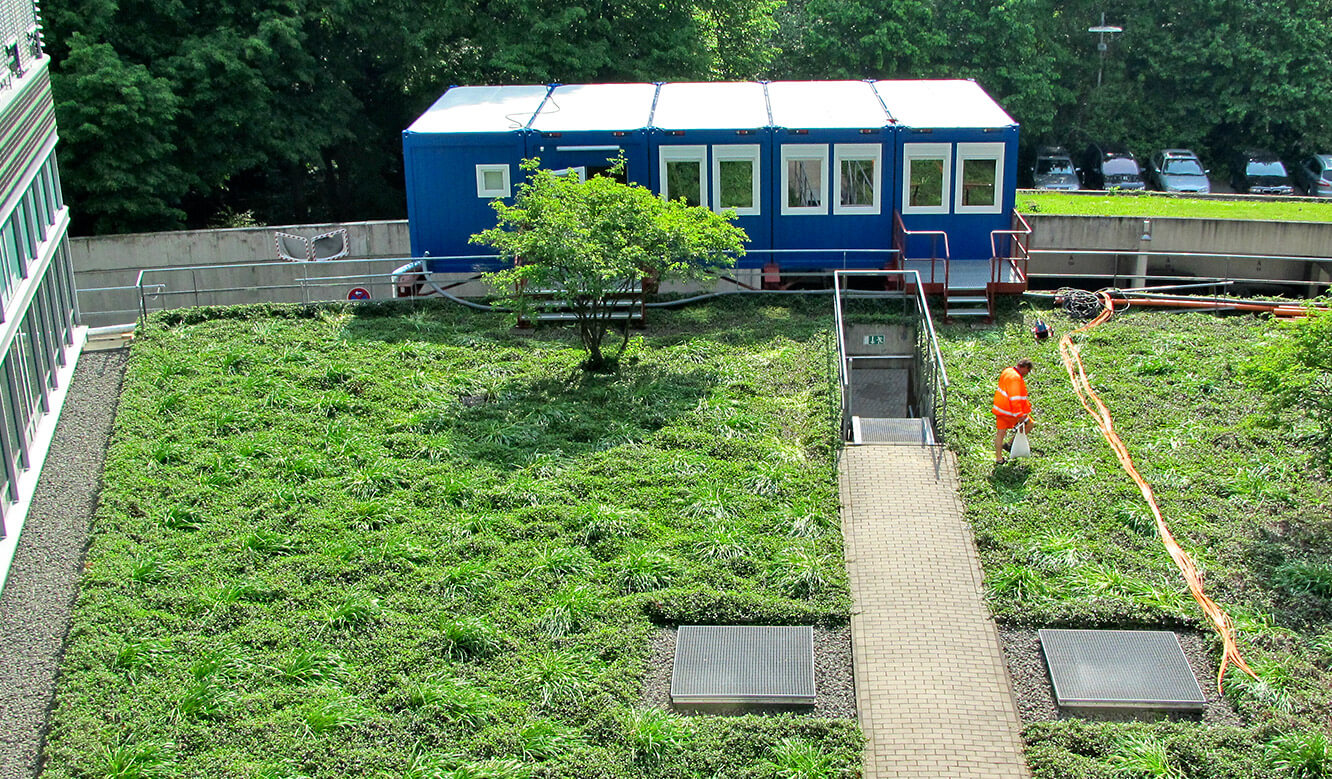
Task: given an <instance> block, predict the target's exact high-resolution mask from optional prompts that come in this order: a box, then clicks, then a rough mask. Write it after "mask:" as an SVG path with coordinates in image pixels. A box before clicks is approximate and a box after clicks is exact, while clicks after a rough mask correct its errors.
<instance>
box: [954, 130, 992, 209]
mask: <svg viewBox="0 0 1332 779" xmlns="http://www.w3.org/2000/svg"><path fill="white" fill-rule="evenodd" d="M967 160H994V203H993V204H991V205H984V206H964V205H962V197H963V195H964V194H965V193H964V192H963V188H962V176H963V173H964V172H965V171H966V165H965V164H964V163H965V162H966V161H967ZM956 179H957V180H956V182H955V184H954V186H953V192H954V193H956V194H955V195H954V196H955V197H956V199H957V202H956V203H955V204H954V205H953V213H956V214H1002V213H1003V212H1004V144H1003V143H1002V142H998V143H996V142H990V143H959V144H958V145H957V173H956Z"/></svg>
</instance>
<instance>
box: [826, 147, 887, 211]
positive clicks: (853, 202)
mask: <svg viewBox="0 0 1332 779" xmlns="http://www.w3.org/2000/svg"><path fill="white" fill-rule="evenodd" d="M833 159H835V160H836V169H837V178H836V179H835V180H834V182H833V186H834V187H835V189H834V191H833V213H834V214H877V213H879V208H880V206H879V202H880V197H879V187H880V183H879V181H880V176H881V173H880V171H881V170H882V169H883V166H882V162H881V160H882V159H883V147H882V146H880V145H879V144H877V143H839V144H837V145H836V146H834V147H833Z"/></svg>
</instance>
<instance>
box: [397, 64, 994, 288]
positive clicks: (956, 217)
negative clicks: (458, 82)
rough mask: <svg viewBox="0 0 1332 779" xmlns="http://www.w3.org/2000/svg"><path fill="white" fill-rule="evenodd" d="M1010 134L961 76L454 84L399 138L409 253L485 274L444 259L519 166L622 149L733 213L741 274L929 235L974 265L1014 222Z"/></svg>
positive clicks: (635, 170)
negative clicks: (743, 245)
mask: <svg viewBox="0 0 1332 779" xmlns="http://www.w3.org/2000/svg"><path fill="white" fill-rule="evenodd" d="M1017 138H1018V126H1017V124H1016V123H1015V122H1014V121H1013V119H1012V118H1011V117H1009V116H1008V114H1007V113H1005V112H1004V110H1003V109H1002V108H1001V107H1000V106H999V105H998V104H997V103H996V102H995V101H994V100H993V99H992V98H990V96H989V95H987V94H986V93H985V92H984V90H982V89H981V88H980V87H979V86H978V85H977V84H975V83H974V82H971V81H950V80H938V81H819V82H714V83H660V84H590V85H552V86H504V87H474V86H472V87H469V86H462V87H453V88H451V89H449V90H448V91H447V92H445V93H444V95H443V96H442V97H441V98H440V99H439V100H438V101H436V103H435V104H434V105H433V106H431V107H430V109H429V110H428V111H426V112H425V113H424V114H423V115H422V116H421V117H420V118H419V119H417V120H416V121H415V122H414V123H413V124H412V125H411V127H409V128H408V129H407V130H406V131H405V132H404V133H403V155H404V163H405V170H406V178H407V207H408V216H409V221H410V226H411V241H412V253H413V255H414V256H416V257H428V258H430V259H429V260H428V261H427V265H428V266H429V269H430V270H432V271H436V272H458V271H471V270H485V269H488V267H493V264H494V263H493V262H484V261H477V260H473V259H461V258H460V257H461V256H463V255H477V254H483V253H485V252H486V248H485V247H481V246H476V245H473V244H470V243H469V242H468V238H469V237H470V236H471V235H472V234H473V233H476V232H479V231H481V230H484V229H486V228H489V227H493V226H494V224H495V217H494V212H493V210H492V209H491V208H490V206H489V203H490V201H491V200H493V199H495V198H510V197H512V195H513V193H514V187H515V185H516V184H517V183H518V177H519V176H520V175H521V170H520V169H519V167H518V163H519V161H520V160H521V159H523V158H524V157H538V158H540V160H541V165H542V167H545V168H552V169H557V170H562V171H567V172H568V173H569V174H570V175H577V176H580V177H584V176H588V175H593V174H595V173H598V172H600V171H603V170H604V169H605V168H606V167H607V166H608V164H609V160H613V159H614V158H616V157H617V156H619V155H621V154H623V156H624V157H625V159H626V160H627V165H626V171H625V178H626V179H627V180H629V181H631V182H635V183H638V184H642V185H644V186H646V187H649V188H650V189H652V190H653V191H655V192H658V193H660V194H662V195H663V196H665V197H669V198H672V199H675V198H684V199H685V200H686V201H687V202H689V203H691V204H697V205H706V206H708V207H710V208H713V209H716V210H722V209H725V208H730V209H734V210H735V212H736V214H737V220H736V222H737V224H738V225H740V226H741V227H743V228H744V229H745V231H746V233H747V234H748V235H749V244H748V248H749V249H750V251H751V254H750V255H748V256H747V257H746V258H744V259H743V260H742V261H741V264H742V266H749V267H762V266H764V265H769V264H771V263H774V262H776V263H779V264H780V265H781V268H782V270H814V269H831V268H843V267H873V268H878V267H885V266H896V267H902V261H903V260H905V265H906V267H912V261H913V260H914V261H917V262H919V261H921V260H922V259H925V258H929V257H930V256H931V254H937V255H938V256H940V257H942V255H943V253H944V248H943V242H944V241H943V236H946V242H947V253H948V257H949V259H950V260H952V261H957V262H961V263H965V261H986V266H987V267H988V264H989V263H988V261H989V260H990V259H991V257H992V256H993V255H994V254H996V252H1003V251H1006V250H1007V249H1006V248H1002V249H1001V248H1000V247H999V246H998V245H997V244H998V243H1003V241H1002V239H1001V235H1002V233H1003V231H1008V230H1010V229H1011V228H1012V227H1013V208H1014V202H1015V192H1016V178H1017V176H1016V174H1017ZM1004 246H1005V247H1006V246H1007V244H1006V243H1005V244H1004ZM892 249H898V250H900V253H901V254H902V258H901V259H900V260H895V259H894V254H893V253H892V252H891V251H887V250H892ZM841 250H846V251H841ZM854 250H860V251H858V252H857V251H854ZM867 250H868V251H867ZM972 264H973V265H977V267H979V265H978V264H977V263H972Z"/></svg>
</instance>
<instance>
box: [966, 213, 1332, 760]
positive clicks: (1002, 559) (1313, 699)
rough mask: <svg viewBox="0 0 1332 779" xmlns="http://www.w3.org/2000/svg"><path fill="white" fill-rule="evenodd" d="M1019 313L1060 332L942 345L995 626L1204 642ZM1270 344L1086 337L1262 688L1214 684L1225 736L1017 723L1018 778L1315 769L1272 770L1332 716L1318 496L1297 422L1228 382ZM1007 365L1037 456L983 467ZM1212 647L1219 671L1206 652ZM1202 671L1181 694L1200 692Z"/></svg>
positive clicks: (1059, 368) (1116, 331) (1162, 329)
mask: <svg viewBox="0 0 1332 779" xmlns="http://www.w3.org/2000/svg"><path fill="white" fill-rule="evenodd" d="M1135 200H1136V199H1135ZM1126 202H1130V201H1126ZM1144 202H1151V201H1144ZM1037 313H1039V314H1040V315H1041V316H1042V317H1043V318H1044V319H1045V320H1046V321H1047V322H1050V323H1051V324H1052V325H1053V327H1054V328H1055V330H1056V334H1060V333H1065V332H1068V331H1069V330H1071V329H1073V328H1074V327H1075V326H1076V323H1074V322H1072V321H1070V320H1069V319H1067V318H1065V317H1063V316H1061V315H1058V314H1054V315H1052V314H1051V313H1050V312H1048V311H1041V312H1033V311H1030V310H1024V311H1023V312H1021V313H1017V312H1014V313H1012V314H1010V315H1008V316H1007V317H1006V318H1004V319H1002V320H1001V324H1000V326H998V327H994V328H975V329H973V328H969V327H962V326H957V327H954V326H950V327H944V328H942V331H941V336H942V339H943V352H944V359H945V361H946V363H947V364H948V366H949V372H950V378H951V380H952V387H951V394H950V398H949V409H950V413H951V416H950V429H949V433H950V436H951V446H952V447H953V448H954V449H956V450H957V451H958V453H959V455H960V456H959V460H960V464H961V473H962V484H963V490H964V500H965V502H966V510H967V514H968V517H969V519H970V521H971V523H972V524H973V526H974V529H975V537H976V543H977V545H978V547H979V550H980V555H981V560H982V563H983V567H984V569H985V587H986V591H987V594H988V596H989V598H990V599H991V607H992V609H993V611H994V613H995V616H996V618H997V619H998V620H999V621H1000V622H1001V624H1003V625H1007V626H1018V627H1070V626H1071V627H1088V628H1090V627H1121V628H1125V627H1127V628H1138V627H1150V628H1167V629H1173V630H1182V631H1198V632H1201V633H1202V634H1204V635H1206V636H1208V638H1209V640H1210V639H1211V637H1212V634H1211V633H1210V629H1209V626H1208V625H1206V624H1204V622H1203V618H1202V614H1201V611H1200V609H1199V608H1198V606H1197V605H1196V604H1195V603H1194V602H1193V600H1192V598H1191V597H1190V596H1189V594H1188V591H1187V589H1186V587H1185V585H1184V582H1183V580H1182V578H1181V576H1180V574H1179V572H1178V570H1177V569H1176V567H1175V565H1174V564H1173V562H1172V561H1171V560H1170V558H1169V556H1168V555H1167V553H1166V551H1165V549H1164V547H1163V546H1162V544H1161V542H1160V539H1159V538H1158V537H1157V535H1156V532H1155V527H1154V525H1153V523H1152V519H1151V516H1150V514H1149V513H1148V510H1147V507H1146V505H1145V503H1143V501H1142V498H1141V496H1140V495H1139V494H1138V492H1137V489H1136V487H1135V486H1134V485H1133V483H1132V482H1131V481H1130V480H1129V478H1128V476H1127V475H1125V474H1124V473H1123V471H1122V470H1121V469H1120V466H1119V464H1118V462H1117V461H1116V460H1115V458H1114V455H1113V453H1112V452H1111V450H1110V448H1109V446H1108V445H1107V444H1106V443H1105V441H1104V440H1103V439H1102V438H1101V436H1100V434H1099V432H1098V431H1097V429H1096V427H1095V426H1094V424H1093V422H1092V420H1091V418H1090V417H1089V416H1088V415H1087V414H1086V412H1085V411H1084V410H1083V409H1082V407H1081V406H1080V405H1079V403H1078V400H1077V397H1076V396H1075V395H1074V393H1073V390H1072V387H1071V386H1070V383H1069V379H1068V375H1067V373H1066V372H1065V370H1064V367H1063V364H1062V363H1061V361H1060V359H1059V353H1058V346H1057V343H1056V339H1050V340H1048V341H1045V342H1035V341H1034V340H1033V338H1032V336H1031V327H1032V325H1033V324H1034V322H1035V318H1036V315H1037ZM1284 337H1286V336H1285V335H1283V333H1282V331H1281V330H1280V328H1279V327H1278V326H1277V325H1275V324H1273V323H1272V322H1271V321H1270V320H1264V319H1256V318H1252V317H1226V318H1219V317H1214V316H1211V315H1205V314H1166V313H1155V312H1150V311H1133V310H1130V311H1128V312H1125V313H1122V314H1117V315H1116V316H1115V317H1114V318H1113V319H1111V320H1110V321H1109V322H1108V323H1107V324H1105V325H1102V326H1101V327H1099V328H1098V329H1096V330H1094V331H1093V332H1092V333H1091V335H1090V336H1088V337H1086V339H1085V342H1084V345H1083V347H1082V357H1083V360H1084V362H1085V364H1086V366H1087V370H1088V373H1089V375H1090V376H1091V378H1092V382H1093V385H1094V386H1095V387H1096V389H1097V391H1098V392H1099V393H1100V394H1101V396H1102V398H1103V399H1104V401H1105V402H1106V404H1107V405H1108V406H1109V408H1110V410H1111V413H1112V414H1113V416H1114V418H1115V423H1116V429H1117V430H1118V432H1119V434H1120V436H1121V437H1122V438H1123V439H1124V441H1125V443H1126V444H1127V446H1128V448H1129V450H1130V452H1131V454H1132V456H1133V458H1134V462H1135V464H1136V465H1137V466H1138V469H1139V470H1140V471H1141V472H1142V473H1143V475H1144V476H1145V477H1146V478H1147V480H1148V481H1149V482H1150V483H1151V484H1152V485H1153V488H1154V490H1155V492H1156V494H1157V497H1158V501H1159V503H1160V505H1161V508H1162V511H1163V513H1164V516H1165V517H1166V520H1167V522H1168V523H1169V525H1170V526H1171V529H1172V532H1173V533H1174V534H1175V536H1176V537H1177V538H1178V539H1179V541H1180V543H1181V545H1182V546H1183V547H1184V548H1185V549H1186V550H1187V551H1188V552H1189V553H1190V554H1191V555H1192V556H1193V558H1194V560H1195V561H1196V562H1197V563H1198V565H1199V567H1200V569H1201V570H1202V571H1203V572H1204V574H1205V582H1206V587H1207V592H1208V594H1209V595H1210V596H1211V597H1212V598H1213V599H1214V600H1216V601H1217V602H1218V603H1219V604H1221V606H1222V607H1223V608H1225V609H1226V610H1227V611H1228V612H1229V614H1230V616H1231V617H1232V619H1233V620H1234V621H1235V623H1236V625H1237V627H1238V635H1239V641H1240V648H1241V651H1242V653H1243V655H1244V656H1245V658H1246V659H1247V660H1248V662H1249V663H1250V664H1251V665H1252V666H1253V668H1254V669H1255V670H1256V671H1257V672H1258V673H1259V674H1260V675H1261V677H1262V681H1261V682H1253V681H1252V680H1250V679H1249V678H1248V677H1246V676H1244V675H1243V674H1241V673H1239V672H1236V671H1234V670H1233V669H1232V670H1231V671H1230V672H1229V673H1228V674H1227V677H1226V697H1227V699H1228V701H1229V703H1230V704H1231V705H1232V706H1233V708H1234V710H1235V712H1236V713H1237V714H1238V721H1239V722H1241V723H1242V724H1238V725H1233V724H1232V725H1218V724H1210V723H1198V722H1166V723H1134V724H1124V723H1107V722H1086V721H1082V720H1061V721H1050V722H1039V723H1033V724H1029V725H1028V726H1027V728H1026V730H1025V737H1026V740H1027V744H1028V759H1029V762H1030V764H1031V766H1032V768H1033V769H1034V771H1035V773H1036V776H1037V777H1040V778H1042V779H1053V778H1054V777H1059V778H1061V779H1064V778H1068V779H1072V777H1110V776H1163V777H1164V776H1171V777H1176V776H1185V777H1191V778H1193V779H1202V778H1203V777H1207V778H1209V779H1210V778H1212V777H1215V778H1216V779H1221V777H1259V776H1263V777H1266V776H1277V777H1279V776H1310V777H1313V776H1319V777H1321V776H1328V775H1330V774H1329V773H1326V772H1332V760H1329V759H1328V757H1327V756H1326V754H1324V755H1323V757H1322V759H1321V763H1320V765H1321V770H1322V771H1324V772H1325V773H1313V772H1308V773H1299V772H1297V771H1294V770H1279V768H1280V766H1281V765H1282V763H1281V762H1280V760H1282V759H1284V758H1290V756H1291V755H1292V754H1297V753H1298V752H1299V751H1300V749H1299V745H1300V744H1301V743H1305V744H1307V743H1308V742H1314V743H1313V745H1312V746H1311V747H1309V748H1308V749H1306V750H1305V752H1306V753H1309V754H1313V753H1316V752H1318V744H1317V737H1316V736H1315V735H1313V734H1316V733H1317V732H1319V731H1321V732H1323V733H1324V734H1326V733H1327V729H1328V726H1329V712H1332V670H1330V669H1332V563H1330V562H1329V561H1332V491H1330V490H1329V485H1328V483H1327V480H1326V478H1325V476H1324V475H1322V474H1320V473H1318V472H1317V470H1316V469H1315V468H1314V467H1313V466H1312V465H1311V459H1310V453H1309V451H1308V446H1309V445H1310V441H1309V438H1308V435H1307V434H1308V432H1309V430H1308V425H1307V424H1305V422H1304V421H1303V420H1300V419H1299V418H1298V417H1296V416H1295V415H1294V414H1293V413H1290V412H1272V413H1269V412H1267V411H1266V410H1265V407H1266V398H1264V397H1263V396H1262V394H1261V393H1260V392H1258V391H1257V390H1255V389H1254V388H1253V387H1251V386H1249V384H1248V383H1247V381H1246V380H1245V378H1244V366H1246V365H1248V364H1250V363H1251V362H1252V361H1253V360H1254V359H1255V358H1257V357H1258V356H1259V355H1261V354H1262V353H1263V351H1264V350H1265V349H1267V348H1269V347H1270V345H1271V344H1273V343H1275V342H1276V340H1277V339H1281V338H1284ZM1022 356H1029V357H1030V358H1031V359H1032V360H1033V361H1034V362H1035V370H1034V371H1033V373H1032V374H1031V375H1030V376H1029V377H1028V387H1029V388H1030V391H1031V395H1032V398H1033V402H1034V403H1035V405H1036V408H1037V411H1038V417H1037V423H1038V425H1039V427H1038V428H1037V429H1036V430H1035V431H1034V433H1033V435H1032V445H1033V447H1034V448H1035V449H1036V450H1037V455H1038V456H1036V457H1034V458H1032V459H1030V460H1026V461H1018V462H1017V463H1015V464H1009V465H1005V466H999V467H995V466H994V464H993V455H992V446H993V418H992V416H991V414H990V411H989V409H990V405H991V398H992V395H993V392H994V386H995V380H996V378H997V376H998V374H999V371H1000V370H1001V369H1002V368H1003V367H1005V366H1007V365H1012V364H1013V363H1014V362H1016V361H1017V359H1018V358H1020V357H1022ZM1212 646H1213V648H1214V650H1215V651H1214V652H1213V655H1214V657H1216V658H1219V656H1220V651H1219V648H1220V642H1219V641H1217V640H1213V641H1212ZM1212 673H1213V677H1212V678H1211V679H1207V678H1201V679H1199V682H1200V683H1201V684H1202V685H1203V686H1204V688H1207V687H1209V686H1210V687H1211V689H1212V690H1213V691H1214V690H1215V676H1214V674H1215V670H1213V672H1212ZM1292 734H1294V735H1292ZM1300 734H1306V735H1300ZM1301 739H1305V740H1304V741H1301ZM1321 748H1322V749H1323V750H1326V748H1327V747H1326V741H1323V742H1322V747H1321ZM1291 759H1294V758H1291ZM1162 766H1165V767H1172V766H1173V768H1174V769H1175V770H1177V771H1179V773H1168V772H1165V769H1164V768H1162Z"/></svg>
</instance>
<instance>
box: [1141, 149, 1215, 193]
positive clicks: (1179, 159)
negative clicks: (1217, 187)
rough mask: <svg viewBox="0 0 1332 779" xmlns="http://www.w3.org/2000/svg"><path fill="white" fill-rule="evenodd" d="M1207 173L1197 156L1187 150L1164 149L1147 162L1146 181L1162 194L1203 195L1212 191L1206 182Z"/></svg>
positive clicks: (1209, 184)
mask: <svg viewBox="0 0 1332 779" xmlns="http://www.w3.org/2000/svg"><path fill="white" fill-rule="evenodd" d="M1208 172H1209V171H1208V170H1206V169H1205V168H1203V166H1202V161H1201V160H1199V159H1198V155H1196V154H1194V153H1193V152H1191V151H1189V150H1188V149H1164V150H1162V151H1158V152H1157V153H1155V154H1153V155H1152V158H1151V159H1150V160H1148V162H1147V179H1148V180H1149V181H1151V183H1152V186H1154V187H1156V188H1157V189H1159V190H1161V191H1162V192H1195V193H1200V194H1204V195H1205V194H1207V193H1209V192H1211V191H1212V185H1211V183H1210V182H1209V181H1208V180H1207V174H1208Z"/></svg>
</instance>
